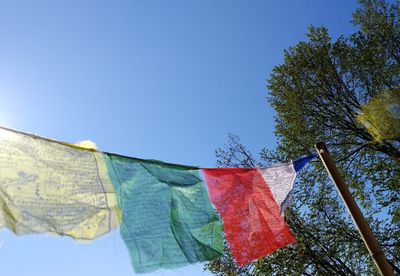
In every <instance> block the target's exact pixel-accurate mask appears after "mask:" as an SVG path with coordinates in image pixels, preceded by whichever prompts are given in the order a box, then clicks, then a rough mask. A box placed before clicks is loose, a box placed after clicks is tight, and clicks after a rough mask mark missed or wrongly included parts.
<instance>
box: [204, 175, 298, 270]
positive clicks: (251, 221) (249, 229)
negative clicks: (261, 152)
mask: <svg viewBox="0 0 400 276" xmlns="http://www.w3.org/2000/svg"><path fill="white" fill-rule="evenodd" d="M203 172H204V175H205V179H206V183H207V186H208V190H209V195H210V199H211V201H212V202H213V204H214V205H215V207H216V208H217V211H218V213H219V214H220V216H221V217H222V220H223V224H224V232H225V236H226V240H227V241H228V244H229V247H230V250H231V252H232V254H233V256H234V257H235V259H236V261H237V263H238V265H239V266H244V265H246V264H248V263H250V262H252V261H254V260H256V259H259V258H261V257H264V256H266V255H268V254H270V253H272V252H274V251H275V250H277V249H279V248H282V247H285V246H287V245H289V244H293V243H295V242H296V241H295V238H294V237H293V235H292V233H291V232H290V230H289V228H288V226H287V225H286V223H285V221H284V218H283V216H282V215H281V212H280V208H279V206H278V204H277V203H276V202H275V199H274V197H273V195H272V193H271V191H270V189H269V188H268V186H267V183H266V182H265V181H264V178H263V177H262V175H261V174H260V172H259V171H258V170H257V169H234V168H229V169H203Z"/></svg>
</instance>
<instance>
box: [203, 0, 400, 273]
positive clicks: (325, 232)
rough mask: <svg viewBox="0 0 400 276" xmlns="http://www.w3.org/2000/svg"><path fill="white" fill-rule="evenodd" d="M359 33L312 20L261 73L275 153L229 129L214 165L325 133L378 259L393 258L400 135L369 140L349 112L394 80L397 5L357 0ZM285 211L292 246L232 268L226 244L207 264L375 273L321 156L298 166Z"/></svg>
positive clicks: (295, 152) (247, 160) (399, 48)
mask: <svg viewBox="0 0 400 276" xmlns="http://www.w3.org/2000/svg"><path fill="white" fill-rule="evenodd" d="M359 2H360V8H359V9H357V10H356V11H355V13H354V16H353V22H354V24H355V25H356V26H359V31H358V32H356V33H354V34H352V35H350V36H348V37H340V38H338V39H336V40H335V41H333V40H332V38H331V37H330V36H329V34H328V30H327V29H325V28H323V27H320V28H315V27H310V29H309V33H308V40H307V41H302V42H299V43H298V44H297V45H295V46H294V47H291V48H289V49H288V50H287V51H285V58H284V62H283V64H281V65H278V66H276V67H275V68H274V69H273V73H272V74H271V76H270V78H269V84H268V89H269V94H268V101H269V103H270V104H271V105H272V107H273V108H274V109H275V110H276V112H277V115H276V117H275V121H276V131H275V134H276V137H277V139H278V146H277V148H276V149H275V150H274V151H269V150H262V152H261V154H260V158H259V160H255V158H253V156H252V155H251V154H250V153H249V151H248V150H247V149H246V148H245V147H244V146H243V145H242V144H241V143H240V140H239V139H238V137H235V136H232V135H231V136H230V140H229V143H228V144H227V145H226V147H225V148H222V149H219V150H217V157H218V165H220V166H230V167H238V166H248V167H253V166H256V165H266V164H269V163H273V162H283V161H287V160H290V159H297V158H299V157H300V156H302V155H308V154H311V153H312V152H313V151H314V149H313V147H314V144H316V143H317V142H319V141H325V142H326V143H327V144H328V147H329V149H330V152H331V155H332V156H333V158H334V160H337V165H338V167H339V170H340V171H341V172H342V173H343V175H344V177H345V179H346V181H347V184H348V185H349V187H350V189H351V191H352V193H353V195H354V196H355V198H356V200H357V202H358V203H359V205H360V206H361V208H362V209H363V212H364V215H365V217H366V218H367V219H368V220H369V222H370V224H371V227H372V228H373V231H374V233H375V234H376V236H377V238H378V240H379V241H380V243H381V245H382V247H383V250H384V252H385V254H386V257H387V258H388V259H389V260H390V261H391V262H392V264H394V265H396V266H397V267H399V266H400V258H399V257H398V256H400V240H399V237H400V200H399V199H400V150H399V146H400V139H393V140H382V141H376V140H375V139H374V137H373V136H372V135H371V134H370V133H369V132H368V131H367V130H366V129H365V128H364V126H363V125H362V124H360V123H359V122H358V121H357V120H356V117H357V115H358V114H359V113H360V112H361V110H362V108H363V106H364V105H365V104H366V103H368V102H369V101H370V100H371V99H372V98H373V97H374V96H376V95H378V94H379V93H381V92H382V91H395V90H397V89H398V87H400V63H399V61H400V21H399V20H400V9H399V3H398V2H396V3H394V4H388V3H386V2H385V1H381V0H375V1H374V0H362V1H359ZM294 199H295V200H294V202H293V204H292V207H291V209H290V210H289V211H288V212H287V213H286V219H287V222H288V223H289V225H290V227H291V229H292V230H293V232H294V234H295V235H296V238H297V244H296V245H294V246H291V247H288V248H286V249H282V250H279V251H277V252H276V253H274V254H273V255H271V256H268V257H266V258H264V259H262V260H259V261H257V262H254V263H253V264H252V265H249V266H247V267H245V268H242V269H239V268H237V266H236V265H235V263H234V261H233V260H232V258H231V256H230V255H229V253H228V252H227V253H226V254H225V256H224V257H222V258H220V259H218V260H216V261H214V262H211V263H209V264H207V265H206V269H208V270H210V271H212V272H214V273H216V274H218V275H238V274H240V275H301V274H304V275H359V274H362V275H374V274H376V273H377V272H376V269H375V267H374V265H373V263H372V260H371V258H370V257H369V255H368V252H367V249H366V248H365V246H364V244H363V242H362V240H361V238H360V236H359V235H358V232H357V231H356V229H355V228H354V226H353V224H352V222H351V219H350V217H349V216H348V214H347V212H346V210H345V208H344V206H343V204H342V202H341V200H340V198H339V197H338V194H337V192H336V190H335V188H334V186H333V184H332V182H331V181H330V179H329V178H328V176H327V174H326V172H325V170H324V169H323V167H322V164H321V162H320V161H315V162H311V164H310V165H308V166H307V167H306V168H305V169H304V170H303V171H302V172H301V174H300V177H299V178H298V180H297V183H296V188H295V197H294Z"/></svg>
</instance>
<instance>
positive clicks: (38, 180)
mask: <svg viewBox="0 0 400 276" xmlns="http://www.w3.org/2000/svg"><path fill="white" fill-rule="evenodd" d="M91 149H93V147H90V148H89V149H88V148H84V147H82V146H79V145H70V144H64V143H60V142H56V141H52V140H48V139H45V138H41V137H37V136H33V135H28V134H23V133H19V132H16V131H11V130H8V129H3V128H0V228H2V227H6V228H8V229H10V230H11V231H13V232H14V233H16V234H18V235H22V234H28V233H55V234H58V235H67V236H70V237H72V238H74V239H77V240H91V239H94V238H96V237H98V236H100V235H103V234H106V233H108V232H110V231H111V230H112V229H114V228H116V227H117V225H118V213H119V211H118V207H117V201H116V197H115V193H114V190H113V186H112V184H111V181H110V179H109V177H108V173H107V167H106V165H105V162H104V161H103V159H102V154H101V153H99V152H96V151H95V150H91Z"/></svg>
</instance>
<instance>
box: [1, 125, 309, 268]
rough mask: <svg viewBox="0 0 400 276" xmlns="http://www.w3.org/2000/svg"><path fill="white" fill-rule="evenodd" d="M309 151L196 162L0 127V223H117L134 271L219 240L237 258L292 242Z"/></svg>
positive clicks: (26, 226) (92, 226) (99, 228)
mask: <svg viewBox="0 0 400 276" xmlns="http://www.w3.org/2000/svg"><path fill="white" fill-rule="evenodd" d="M311 158H312V157H306V158H303V159H300V160H298V161H295V162H290V163H285V164H280V165H277V166H272V167H268V168H253V169H245V168H235V169H233V168H212V169H201V168H198V167H193V166H184V165H177V164H169V163H164V162H161V161H155V160H143V159H138V158H132V157H126V156H121V155H118V154H111V153H106V152H101V151H98V150H97V149H96V147H95V145H94V144H93V143H91V142H88V141H85V142H81V143H80V144H75V145H74V144H67V143H63V142H58V141H54V140H50V139H47V138H42V137H39V136H36V135H32V134H27V133H23V132H19V131H15V130H11V129H7V128H3V127H0V228H7V229H9V230H10V231H13V232H14V233H15V234H17V235H23V234H31V233H53V234H57V235H61V236H64V235H65V236H70V237H72V238H74V239H76V240H93V239H95V238H97V237H99V236H101V235H104V234H107V233H109V232H110V231H112V230H113V229H116V228H117V227H118V226H119V225H120V233H121V236H122V239H123V240H124V242H125V244H126V247H127V249H128V251H129V253H130V255H131V261H132V263H133V266H134V269H135V271H136V272H138V273H145V272H150V271H154V270H157V269H160V268H176V267H179V266H183V265H186V264H190V263H196V262H204V261H209V260H212V259H215V258H217V257H219V256H221V254H222V253H223V247H224V246H223V245H224V239H226V241H227V244H228V246H229V249H230V250H231V252H232V255H233V256H234V258H235V259H236V261H237V263H238V265H239V266H243V265H246V264H249V263H251V262H252V261H254V260H257V259H259V258H262V257H264V256H266V255H268V254H271V253H272V252H274V251H275V250H277V249H279V248H282V247H285V246H287V245H290V244H293V243H294V242H295V238H294V237H293V235H292V233H291V232H290V229H289V228H288V226H287V224H286V223H285V221H284V217H283V215H284V212H285V209H286V208H287V206H288V205H289V203H290V200H291V197H292V191H293V183H294V180H295V178H296V173H297V172H298V171H299V170H300V169H301V168H302V167H303V166H304V165H305V164H306V163H307V162H308V161H309V160H310V159H311ZM214 207H215V208H214Z"/></svg>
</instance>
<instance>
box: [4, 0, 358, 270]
mask: <svg viewBox="0 0 400 276" xmlns="http://www.w3.org/2000/svg"><path fill="white" fill-rule="evenodd" d="M355 7H356V2H355V1H348V0H340V1H327V0H321V1H315V0H313V1H312V0H303V1H289V0H285V1H227V0H221V1H210V0H205V1H183V0H180V1H175V0H171V1H154V0H146V1H133V0H132V1H122V0H121V1H94V0H93V1H90V0H86V1H78V0H75V1H11V0H10V1H0V125H3V126H7V127H11V128H15V129H18V130H22V131H26V132H31V133H37V134H39V135H42V136H46V137H50V138H54V139H57V140H62V141H67V142H77V141H81V140H86V139H90V140H92V141H94V142H96V144H97V146H98V147H99V148H100V149H101V150H105V151H110V152H118V153H121V154H124V155H130V156H136V157H141V158H152V159H159V160H163V161H166V162H173V163H183V164H189V165H199V166H204V167H207V166H208V167H210V166H213V165H214V163H215V156H214V150H215V149H216V148H217V147H219V146H222V145H223V144H224V143H225V142H226V138H227V133H228V132H231V133H235V134H238V135H239V136H240V137H241V139H242V141H243V143H244V144H246V145H247V146H248V147H249V149H251V150H252V151H253V152H254V153H257V152H259V150H260V149H261V148H262V147H267V148H273V147H274V145H275V137H274V134H273V131H274V123H273V114H274V112H273V110H272V109H271V108H270V107H269V106H268V104H267V102H266V100H265V97H266V94H267V90H266V88H265V87H266V79H267V78H268V76H269V74H270V73H271V70H272V68H273V67H274V66H275V65H278V64H280V63H281V62H282V59H283V50H284V49H286V48H288V47H290V46H292V45H295V44H296V43H297V42H298V41H300V40H305V39H306V36H305V34H306V32H307V27H308V26H309V25H311V24H312V25H315V26H320V25H324V26H326V27H327V28H328V29H329V31H330V34H331V35H332V36H333V37H337V36H339V35H341V34H348V33H350V32H352V31H354V27H353V26H352V24H351V23H350V19H351V13H352V11H353V10H354V9H355ZM0 244H1V246H0V266H1V274H2V275H18V276H19V275H41V276H47V275H52V276H53V275H58V276H64V275H75V276H80V275H82V276H86V275H96V276H102V275H108V276H109V275H134V273H133V270H132V268H131V265H130V262H129V256H128V252H127V250H126V249H125V247H124V245H123V243H122V241H121V239H120V237H119V233H118V232H115V233H113V234H110V235H108V236H105V237H103V238H101V239H100V240H97V241H95V242H94V243H92V244H76V243H74V242H73V241H72V240H71V239H66V238H59V237H49V236H46V235H31V236H24V237H15V236H14V235H12V234H10V233H9V232H8V231H5V230H3V231H0ZM201 271H202V265H198V266H193V267H186V268H183V269H179V270H173V271H160V272H157V273H154V274H148V275H200V274H204V273H201Z"/></svg>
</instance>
